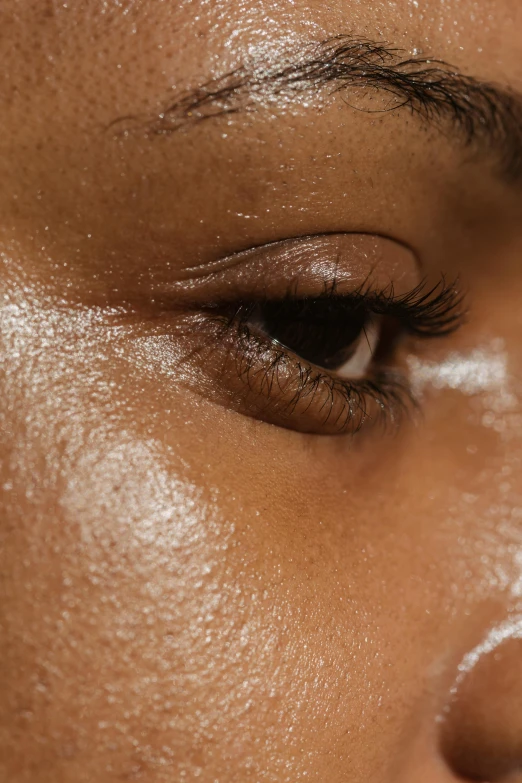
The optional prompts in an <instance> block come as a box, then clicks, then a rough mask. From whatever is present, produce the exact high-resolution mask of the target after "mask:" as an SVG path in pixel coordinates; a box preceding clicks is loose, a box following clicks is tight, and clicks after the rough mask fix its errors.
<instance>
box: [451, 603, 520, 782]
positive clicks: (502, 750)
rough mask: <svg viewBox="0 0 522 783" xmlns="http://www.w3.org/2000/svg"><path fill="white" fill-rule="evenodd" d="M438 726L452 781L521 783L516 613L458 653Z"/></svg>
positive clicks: (518, 626) (517, 621)
mask: <svg viewBox="0 0 522 783" xmlns="http://www.w3.org/2000/svg"><path fill="white" fill-rule="evenodd" d="M439 725H440V745H441V751H442V755H443V757H444V758H445V760H446V763H447V765H448V767H449V768H450V769H451V770H452V772H453V773H454V775H455V776H456V778H457V780H464V781H476V783H522V615H521V616H518V617H515V618H512V619H509V620H507V621H505V622H504V623H503V624H501V625H498V626H497V627H496V628H494V629H493V630H491V631H490V632H489V634H488V635H487V636H486V638H485V639H484V641H483V642H481V643H480V644H479V645H478V646H477V647H476V648H475V649H474V650H472V651H471V652H469V653H468V654H467V655H466V656H465V657H464V659H463V661H462V663H461V664H460V666H459V671H458V676H457V679H456V683H455V685H454V687H453V688H452V690H451V694H450V698H449V702H448V704H447V706H446V708H445V711H444V714H443V716H442V719H441V722H440V724H439Z"/></svg>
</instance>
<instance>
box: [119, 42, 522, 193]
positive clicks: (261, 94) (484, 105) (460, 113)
mask: <svg viewBox="0 0 522 783" xmlns="http://www.w3.org/2000/svg"><path fill="white" fill-rule="evenodd" d="M324 88H330V94H331V95H332V94H336V93H338V94H340V95H341V97H342V98H343V99H344V100H345V102H346V103H348V105H350V106H352V108H357V109H358V110H359V111H363V112H368V113H381V112H390V111H394V110H397V109H408V110H409V111H410V113H411V114H413V115H417V116H418V117H420V118H421V119H422V120H423V121H424V122H425V123H427V124H428V125H429V126H435V127H436V128H437V129H438V130H439V131H441V132H443V133H444V132H445V131H446V129H448V128H450V129H451V130H453V131H454V133H456V134H457V135H458V136H459V138H460V140H461V142H462V143H463V144H464V146H465V147H470V148H471V147H476V148H479V149H480V150H483V151H485V152H486V153H487V154H489V155H490V156H492V157H494V158H495V159H496V161H497V163H498V171H499V174H500V175H501V176H502V178H503V179H505V180H507V181H508V182H510V183H515V182H517V183H520V182H522V95H520V94H517V93H516V92H514V91H511V90H509V89H507V88H503V87H498V86H496V85H494V84H492V83H488V82H482V81H479V80H477V79H475V78H473V77H472V76H467V75H465V74H463V73H461V72H459V71H458V70H456V69H454V68H452V67H451V66H450V65H448V64H447V63H445V62H444V61H443V60H436V59H432V58H427V57H420V56H414V57H406V58H405V57H404V50H402V49H396V48H391V47H389V46H388V45H387V44H385V43H379V42H374V41H369V40H363V39H357V38H353V37H351V36H346V35H340V36H336V37H335V38H331V39H329V40H327V41H324V42H322V43H320V44H315V45H310V47H308V48H306V51H301V52H298V53H297V54H289V55H286V56H283V57H282V59H281V60H280V61H279V62H278V63H277V64H275V65H274V64H271V63H267V62H266V61H263V60H259V61H258V62H253V63H251V64H248V65H244V66H242V67H240V68H238V69H236V70H234V71H232V72H230V73H227V74H224V75H222V76H218V77H216V78H213V79H211V80H209V81H207V82H206V83H204V84H202V85H201V86H199V87H197V88H196V89H193V90H190V91H187V92H186V93H183V94H180V95H179V96H178V97H177V98H176V99H175V100H174V101H172V102H171V103H170V104H169V105H168V106H166V108H165V109H164V110H163V111H162V112H161V113H160V114H159V116H157V117H156V118H155V119H153V120H150V121H147V123H146V126H147V130H148V131H150V132H153V133H159V134H165V133H172V132H174V131H176V130H179V129H180V128H182V127H186V126H190V125H194V124H199V123H201V122H204V121H208V120H211V119H215V118H217V117H223V116H227V115H234V114H239V113H243V112H252V111H255V110H256V108H259V106H260V103H261V104H262V105H263V104H265V105H266V104H268V105H270V104H274V106H275V105H277V104H278V103H280V102H285V101H288V100H291V99H292V97H295V96H296V94H298V93H303V92H309V91H312V92H313V93H317V92H318V91H321V90H323V89H324ZM372 90H377V91H378V92H379V93H381V94H384V96H385V97H387V98H389V101H388V102H387V104H386V105H385V106H384V108H381V109H375V108H368V107H365V108H360V107H357V106H353V105H352V104H351V103H350V102H349V98H350V95H351V93H353V92H354V91H358V92H359V93H360V91H362V92H363V93H368V92H370V91H372ZM128 119H131V118H122V120H128ZM134 119H135V118H134ZM116 122H119V121H116ZM113 124H114V123H113Z"/></svg>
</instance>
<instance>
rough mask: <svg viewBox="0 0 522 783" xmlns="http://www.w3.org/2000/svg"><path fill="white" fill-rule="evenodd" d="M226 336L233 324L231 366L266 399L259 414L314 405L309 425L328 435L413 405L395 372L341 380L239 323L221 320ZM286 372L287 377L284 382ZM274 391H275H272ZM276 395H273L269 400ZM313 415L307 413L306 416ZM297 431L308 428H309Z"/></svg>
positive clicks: (288, 413)
mask: <svg viewBox="0 0 522 783" xmlns="http://www.w3.org/2000/svg"><path fill="white" fill-rule="evenodd" d="M222 325H223V326H224V327H225V329H226V332H227V333H228V334H229V337H230V329H231V328H234V331H235V337H232V340H233V341H235V345H234V344H232V345H230V346H229V350H231V351H233V352H234V356H233V358H234V364H235V368H236V371H237V374H238V377H239V378H240V379H241V380H242V382H243V384H244V385H245V389H246V393H247V395H248V394H250V395H252V394H253V395H255V396H256V398H257V399H258V403H259V397H264V398H265V405H264V406H263V405H259V404H258V408H259V410H258V415H259V417H262V415H263V412H264V411H265V410H267V409H269V408H270V410H271V411H272V412H273V411H274V408H276V409H277V414H278V415H277V418H278V420H279V423H281V420H283V421H284V420H285V419H288V420H290V419H291V418H292V416H295V414H296V413H298V415H299V417H301V418H302V419H304V420H306V418H307V416H306V414H307V413H308V414H309V413H310V411H311V409H314V412H313V419H314V421H315V422H316V426H315V427H313V429H317V430H319V429H320V430H321V431H324V430H327V431H328V433H329V434H335V433H351V434H354V433H356V432H358V431H359V430H360V429H361V427H362V426H363V425H366V424H368V423H371V424H372V425H375V424H377V423H379V424H384V425H389V424H393V425H398V424H399V423H400V421H401V420H402V419H403V418H404V416H406V415H408V414H409V413H411V412H412V411H413V410H415V409H416V407H417V406H416V403H415V400H414V398H413V395H412V392H411V389H410V387H409V385H408V383H407V381H406V379H405V378H404V376H402V375H401V374H400V373H397V372H392V371H389V370H386V371H384V370H383V371H380V372H379V373H376V374H375V375H374V377H373V378H371V379H367V380H357V381H350V380H345V379H342V378H339V377H336V376H334V375H330V374H328V373H327V372H323V371H321V370H319V369H317V368H315V367H313V366H312V365H309V364H307V363H305V362H303V361H301V360H300V359H298V358H297V357H293V356H292V355H291V353H290V352H288V351H287V350H286V349H284V348H282V347H280V346H276V345H275V344H274V343H272V342H270V341H269V340H264V339H262V338H260V337H258V336H257V335H254V334H252V333H251V331H250V330H249V329H248V326H246V325H245V324H244V323H239V324H237V323H235V324H234V323H231V322H227V323H224V322H222ZM287 374H290V376H291V377H292V379H293V380H292V381H285V380H284V376H285V375H287ZM276 389H277V391H276ZM274 398H275V399H274ZM311 418H312V417H311ZM296 428H297V429H305V430H307V431H310V430H311V429H312V427H311V426H308V427H307V426H306V424H305V422H304V421H303V424H302V426H300V427H296Z"/></svg>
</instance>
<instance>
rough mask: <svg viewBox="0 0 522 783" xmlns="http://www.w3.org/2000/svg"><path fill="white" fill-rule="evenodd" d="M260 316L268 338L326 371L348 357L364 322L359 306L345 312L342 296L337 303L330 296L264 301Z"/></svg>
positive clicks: (365, 318)
mask: <svg viewBox="0 0 522 783" xmlns="http://www.w3.org/2000/svg"><path fill="white" fill-rule="evenodd" d="M340 299H341V298H340ZM260 317H261V321H262V324H263V328H264V330H265V332H266V333H267V334H268V335H269V336H270V337H271V338H272V339H274V340H277V341H278V342H279V343H281V344H282V345H284V346H285V347H286V348H289V349H290V350H291V351H293V353H295V354H297V355H298V356H300V357H302V358H303V359H306V360H307V361H309V362H310V363H312V364H317V365H318V366H320V367H324V368H325V369H327V370H335V369H336V368H337V367H341V366H342V365H343V364H344V363H345V362H346V361H348V359H350V357H351V356H352V355H353V353H354V352H355V349H356V347H357V343H358V340H359V338H360V337H361V334H362V333H363V330H364V327H365V325H366V323H367V321H368V315H367V312H366V311H365V309H364V307H362V306H357V305H356V306H352V307H350V310H349V312H347V302H346V297H344V301H339V302H337V303H336V301H335V299H332V298H328V299H326V298H325V299H301V300H296V301H288V300H287V301H283V302H265V303H264V304H263V305H261V306H260Z"/></svg>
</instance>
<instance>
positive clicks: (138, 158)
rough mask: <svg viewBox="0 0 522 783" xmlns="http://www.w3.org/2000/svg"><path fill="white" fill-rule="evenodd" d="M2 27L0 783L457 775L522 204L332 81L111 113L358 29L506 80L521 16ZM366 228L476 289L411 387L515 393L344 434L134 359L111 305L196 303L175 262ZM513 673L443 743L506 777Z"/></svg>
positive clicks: (374, 12)
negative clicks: (187, 121)
mask: <svg viewBox="0 0 522 783" xmlns="http://www.w3.org/2000/svg"><path fill="white" fill-rule="evenodd" d="M0 14H1V19H0V22H1V29H2V39H1V40H0V52H1V55H2V64H3V65H2V69H1V72H0V96H1V101H2V127H3V130H2V135H1V138H0V166H1V181H2V188H1V193H0V207H1V208H0V215H1V216H2V218H1V221H0V243H1V248H0V249H1V259H2V267H1V268H2V274H1V277H0V296H2V297H3V299H2V301H3V302H4V303H5V304H4V305H2V307H1V308H0V325H1V328H0V347H1V352H2V369H1V372H2V377H1V379H0V394H1V399H2V400H3V404H2V409H1V433H2V434H1V438H2V440H1V448H2V463H1V481H0V487H1V490H0V493H1V494H0V535H1V536H2V555H1V557H2V565H1V573H2V575H3V581H2V609H1V613H2V614H1V618H2V627H3V632H2V637H1V642H0V644H1V645H2V652H1V657H0V660H1V664H0V678H1V681H0V690H1V692H2V700H1V702H0V747H1V752H0V777H1V778H2V779H3V780H4V779H5V780H6V781H10V783H29V781H30V783H47V782H48V781H53V783H73V781H74V783H90V781H97V783H106V782H107V783H108V782H109V781H119V780H143V781H146V782H147V783H149V781H150V783H156V781H157V782H158V783H160V782H161V783H163V782H164V781H165V782H166V781H184V780H187V781H191V780H200V781H205V783H206V782H207V781H208V783H211V782H212V783H214V781H219V782H220V783H236V781H237V783H243V781H248V780H252V781H264V780H266V781H273V782H274V783H295V781H300V780H306V781H310V782H311V781H317V783H319V782H322V781H326V780H327V781H330V782H331V783H344V781H348V780H349V781H351V783H359V781H360V782H361V783H362V781H375V783H385V782H387V781H390V782H391V781H395V780H401V781H406V783H407V781H410V780H411V781H414V780H415V781H419V780H422V781H426V783H431V781H434V783H435V782H437V783H438V782H439V781H446V780H447V781H450V780H452V779H455V771H454V770H452V769H451V768H450V766H447V764H446V761H445V760H444V758H443V756H442V755H441V754H440V752H439V744H440V741H441V736H442V734H441V730H440V727H439V724H437V721H436V718H437V716H438V715H440V714H441V713H443V711H444V708H445V706H446V704H447V703H448V700H449V698H450V690H451V687H452V685H453V684H454V682H455V680H456V679H457V678H458V665H459V663H460V662H461V661H462V660H463V659H464V658H465V656H466V654H468V653H470V651H471V650H473V648H475V646H476V645H477V644H479V643H480V642H481V641H482V640H483V639H484V637H485V636H487V634H488V632H489V631H490V629H491V628H492V627H493V626H495V625H496V624H502V623H504V624H505V623H506V622H508V621H509V622H512V623H514V624H515V625H516V623H517V622H518V619H517V618H518V617H519V612H520V609H521V607H520V605H519V596H520V557H519V555H520V549H519V546H520V519H521V516H522V511H521V509H522V493H521V492H520V480H519V478H518V477H519V476H520V467H521V459H522V449H521V445H522V424H521V420H520V405H519V393H520V376H521V372H522V349H521V347H520V340H519V335H520V329H521V326H522V316H521V312H520V306H519V303H520V296H521V289H522V273H521V272H520V269H519V261H520V252H521V249H522V236H521V232H520V224H521V221H520V206H521V205H520V193H513V192H509V191H508V189H507V188H506V187H505V186H504V185H502V184H501V183H499V182H498V181H497V180H496V179H495V177H494V176H493V174H492V172H491V171H490V167H488V166H487V165H484V166H482V167H481V166H480V165H476V160H474V157H473V155H472V154H471V152H470V154H469V156H468V157H466V156H464V158H463V157H462V153H461V151H459V150H457V149H456V148H455V146H454V145H453V144H452V143H451V140H450V139H448V138H447V137H441V136H440V134H434V133H433V132H431V131H428V130H427V129H426V128H424V127H422V125H421V124H419V123H417V122H415V120H414V118H412V117H411V116H408V115H404V113H401V112H393V113H390V114H386V115H382V116H377V115H374V114H373V115H372V114H368V113H364V112H358V111H357V110H354V109H351V108H350V107H349V106H346V104H345V103H343V102H342V101H340V100H336V99H334V98H332V97H331V96H329V95H328V94H325V95H321V96H315V95H314V96H309V100H308V101H305V100H304V99H303V100H301V101H299V100H296V101H294V100H292V101H289V102H288V103H287V104H284V105H276V106H271V105H262V106H260V110H259V112H256V113H255V116H252V115H248V116H238V117H235V118H233V119H230V120H227V119H226V118H222V119H219V120H215V121H214V120H213V121H210V122H208V123H203V124H201V125H198V126H195V127H191V128H187V129H183V130H182V131H180V132H179V133H177V134H172V135H165V136H153V135H152V134H147V133H146V132H145V133H134V132H131V133H127V134H118V133H116V132H115V131H114V130H113V129H112V126H111V123H113V122H114V121H115V120H118V119H120V118H125V117H129V116H131V117H146V118H147V117H149V116H151V117H154V116H155V115H157V114H158V112H161V111H162V109H164V107H165V105H168V104H169V102H170V101H171V100H172V97H173V96H177V95H178V94H180V93H183V91H185V90H187V89H194V88H197V87H198V86H199V85H201V84H203V83H205V82H206V81H208V80H209V79H210V78H214V77H217V76H220V75H222V74H226V73H228V72H230V71H232V70H233V69H235V68H237V67H239V66H240V65H242V64H244V63H265V62H271V61H272V60H274V59H277V58H281V57H283V58H284V57H285V56H286V54H287V53H288V52H299V51H300V50H301V48H302V47H307V46H309V44H310V42H312V43H314V42H320V41H323V40H325V39H328V38H330V37H332V36H335V35H338V34H340V33H344V34H351V35H355V36H357V37H361V38H371V39H375V40H379V41H387V42H390V43H391V44H392V45H394V46H398V47H402V48H404V49H405V51H406V52H409V53H413V52H414V51H415V52H422V53H424V54H425V55H426V56H431V55H433V56H435V57H440V58H443V59H444V60H446V61H448V62H450V63H452V64H454V65H455V66H456V67H458V68H459V69H461V70H462V71H463V72H464V73H466V74H470V75H473V76H476V77H477V78H481V79H484V80H487V81H491V82H497V83H499V84H501V85H504V86H507V87H511V88H513V89H517V90H520V89H521V88H522V46H521V42H520V33H519V31H520V29H521V28H522V6H521V5H520V3H519V1H518V0H502V2H499V0H494V1H493V0H491V2H488V1H487V0H477V1H476V2H474V3H472V2H457V0H455V2H446V3H439V2H435V0H433V1H431V0H425V2H423V0H419V1H418V2H411V3H408V2H406V1H405V0H399V1H398V2H396V3H388V2H387V3H382V4H381V3H371V4H370V3H367V2H360V3H358V2H349V3H347V2H345V1H344V0H343V2H338V3H335V2H333V3H323V2H318V3H310V4H304V3H302V2H295V3H281V2H277V3H272V4H271V3H259V2H257V3H249V2H245V3H230V2H223V3H219V2H213V3H204V2H201V3H196V2H185V3H173V2H160V1H159V0H157V2H156V1H155V2H152V0H149V2H145V1H143V2H131V1H130V0H129V2H123V0H122V2H82V3H80V2H76V3H75V2H66V3H61V2H60V3H58V2H52V1H50V2H40V0H39V1H38V2H36V1H35V2H29V1H28V0H27V1H24V0H22V1H21V2H14V0H13V1H11V0H7V2H4V3H3V7H2V10H1V12H0ZM351 231H355V232H368V233H376V234H379V235H381V236H385V237H391V238H392V239H396V240H397V241H398V242H400V243H402V244H404V245H407V246H408V247H411V248H413V249H414V250H415V251H416V253H417V254H418V255H419V256H420V257H421V258H422V262H423V264H424V265H425V267H426V269H427V270H428V272H430V273H432V272H433V273H435V272H437V271H439V272H440V266H441V259H444V265H445V267H446V268H447V270H448V271H449V272H451V274H461V275H462V277H463V278H464V279H465V280H466V285H467V287H468V288H469V292H470V298H471V300H472V308H473V310H472V313H471V315H470V318H469V322H468V324H467V325H466V326H465V327H464V328H463V329H462V330H461V332H459V333H458V334H456V335H455V336H453V337H452V338H451V342H450V343H448V345H449V347H448V346H446V345H445V344H444V345H442V344H441V345H437V346H435V347H434V348H433V353H431V354H429V355H428V354H426V356H427V357H428V358H427V359H426V362H427V363H426V364H425V365H423V366H425V369H426V367H427V368H428V370H429V368H430V367H431V365H429V361H433V362H441V363H442V362H444V361H445V360H446V359H447V353H448V351H453V354H452V355H453V361H456V360H455V355H457V356H459V357H464V358H465V359H466V360H469V361H478V359H479V360H480V361H478V364H479V370H483V368H484V367H488V366H490V365H488V361H490V359H491V357H492V356H493V358H494V359H495V361H497V364H494V365H491V366H494V367H498V366H499V364H498V363H499V362H500V366H501V368H502V373H503V374H502V373H501V377H500V380H499V378H498V377H497V376H495V377H494V378H493V380H492V381H488V380H487V379H486V381H484V379H483V377H482V376H480V373H479V377H478V380H477V379H476V378H475V386H474V387H473V388H472V392H473V393H471V392H470V388H469V386H468V387H465V386H464V387H460V388H454V389H448V388H442V390H441V389H439V390H438V391H436V390H435V391H434V390H433V389H430V388H429V383H427V387H428V388H427V390H426V411H425V417H424V420H423V421H422V423H421V424H420V425H419V426H418V427H414V426H413V425H406V427H405V430H404V431H403V432H402V434H401V435H400V436H398V437H396V438H389V437H382V438H380V437H379V436H375V435H371V436H368V437H367V438H364V439H362V440H361V442H360V444H358V445H356V443H355V440H354V442H353V443H352V442H347V441H346V440H345V439H332V438H312V437H308V436H303V435H301V434H299V433H295V432H291V431H288V430H283V429H281V428H277V427H270V426H268V425H265V424H263V423H259V422H254V421H253V420H251V419H248V418H247V417H245V416H242V415H240V414H238V413H236V412H234V411H231V410H227V409H225V408H222V407H219V406H217V405H213V404H212V403H211V402H209V401H208V400H206V399H205V398H204V396H202V395H199V394H197V393H195V392H194V391H193V390H187V388H186V386H185V385H183V384H177V383H175V382H174V381H173V380H172V377H171V376H170V375H169V373H168V372H167V371H166V369H165V368H164V367H162V366H161V362H157V363H156V364H154V362H151V361H149V359H147V358H145V359H143V355H142V354H141V353H140V346H141V345H144V344H145V343H146V341H147V339H148V338H149V337H150V334H151V333H152V326H151V320H153V319H152V318H151V316H150V307H149V304H147V307H146V306H144V307H143V310H140V309H139V308H138V315H136V316H135V317H134V318H133V319H132V320H131V321H129V322H126V323H125V324H124V325H123V326H122V325H121V324H119V323H118V324H117V325H116V326H115V325H114V323H113V321H111V320H110V318H109V315H108V310H109V307H110V306H115V307H116V306H120V305H122V304H123V303H125V302H128V301H133V302H138V303H141V302H147V303H150V301H152V300H154V297H155V296H157V297H158V298H161V296H164V295H166V293H168V294H169V295H170V294H172V295H173V296H174V297H177V296H179V297H182V296H184V295H185V293H183V290H184V289H183V285H181V286H180V285H178V284H179V283H181V284H183V281H184V280H185V279H186V278H187V272H186V270H187V269H189V268H193V267H195V266H198V265H199V267H201V268H202V269H204V268H205V265H209V264H213V263H216V262H219V259H222V258H223V257H225V256H228V255H230V254H231V253H236V252H238V251H241V250H244V249H247V248H249V247H253V246H258V245H263V244H264V243H270V242H274V241H277V240H282V239H286V238H291V237H295V236H302V235H306V234H318V235H319V234H323V233H324V234H327V233H333V232H351ZM492 259H494V263H492ZM470 357H471V358H470ZM473 357H475V358H473ZM477 357H478V359H477ZM419 361H420V360H419ZM158 365H160V366H159V369H158ZM466 366H467V365H466ZM426 372H427V371H426ZM426 372H425V376H424V377H428V378H429V377H430V376H429V372H427V375H426ZM488 377H489V376H488ZM488 384H489V385H488ZM439 385H442V387H444V383H442V384H439ZM448 385H449V386H451V384H446V386H448ZM455 385H456V386H458V384H455ZM517 627H518V626H517ZM511 643H512V644H515V647H516V650H515V652H514V653H513V654H510V653H509V651H508V653H507V654H506V655H507V658H508V659H509V660H508V668H509V672H510V677H512V678H513V680H514V682H515V685H516V686H517V687H518V688H519V689H520V687H521V684H522V679H521V678H522V672H521V671H520V664H519V663H517V661H518V658H519V657H520V655H519V648H518V646H517V644H516V640H515V642H511ZM517 653H518V656H517ZM517 667H518V668H517ZM495 676H496V675H495V670H494V667H493V674H491V673H488V676H487V677H486V676H482V675H481V674H480V672H478V674H477V677H476V681H473V682H471V685H470V686H469V688H468V691H467V692H466V699H465V700H464V702H463V706H462V710H463V714H464V718H465V720H464V718H462V715H461V714H459V721H458V725H461V724H463V723H466V721H468V723H469V724H470V726H471V728H470V729H469V732H468V739H469V737H470V736H471V744H472V746H473V747H474V748H479V749H480V748H483V747H485V746H488V741H490V740H491V741H490V745H492V747H493V750H492V751H491V754H492V755H493V756H494V755H495V754H496V755H497V756H503V757H506V756H508V755H509V754H510V753H511V754H513V753H514V751H513V746H514V745H513V742H514V741H513V740H512V736H513V735H515V736H516V734H517V727H520V726H521V724H522V714H520V712H518V713H517V710H520V705H519V704H518V707H517V705H516V700H513V701H512V702H510V699H512V698H513V694H514V693H515V694H516V692H517V691H516V687H515V686H514V687H513V688H510V689H509V691H508V690H506V694H505V695H503V696H502V701H501V702H498V703H497V702H496V701H495V699H496V698H497V696H496V695H495V694H498V692H499V691H500V690H501V689H499V688H498V677H497V679H495ZM477 703H480V704H482V703H485V704H486V705H487V707H488V708H489V709H486V708H485V709H484V710H482V711H480V710H477V711H476V714H477V716H478V717H477V718H476V719H475V717H474V716H475V712H474V707H473V705H475V704H477ZM469 705H471V706H469ZM505 716H508V717H507V718H506V717H505ZM458 725H457V724H456V723H455V721H453V722H452V721H451V720H450V721H449V722H448V723H447V729H446V734H445V735H444V742H445V743H446V745H447V747H449V748H451V749H454V748H456V751H455V753H454V756H455V757H458V751H459V748H460V744H459V743H461V736H460V735H459V731H458ZM493 725H494V726H495V727H496V728H495V731H493V728H492V726H493ZM499 726H500V729H499ZM518 735H520V731H518ZM491 737H493V739H491ZM491 754H490V755H491ZM450 757H451V758H453V756H451V755H450ZM515 761H517V759H515ZM517 763H518V761H517Z"/></svg>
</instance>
